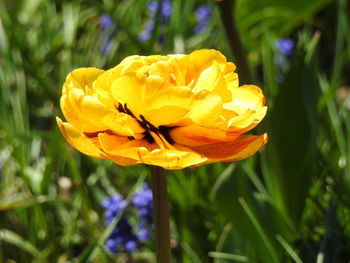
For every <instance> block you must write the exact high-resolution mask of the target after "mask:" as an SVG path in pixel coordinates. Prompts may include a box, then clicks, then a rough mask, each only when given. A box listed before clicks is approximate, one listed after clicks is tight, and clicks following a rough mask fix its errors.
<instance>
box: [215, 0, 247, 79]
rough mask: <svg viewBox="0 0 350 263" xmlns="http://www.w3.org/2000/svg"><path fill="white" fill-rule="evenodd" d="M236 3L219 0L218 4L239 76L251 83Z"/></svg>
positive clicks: (232, 0)
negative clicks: (237, 23)
mask: <svg viewBox="0 0 350 263" xmlns="http://www.w3.org/2000/svg"><path fill="white" fill-rule="evenodd" d="M235 3H236V1H235V0H224V1H221V2H217V5H218V7H219V10H220V14H221V20H222V23H223V25H224V28H225V31H226V36H227V40H228V42H229V44H230V47H231V50H232V53H233V56H234V58H235V60H236V64H237V65H238V67H237V71H238V73H239V78H240V79H241V80H242V82H243V83H244V84H249V83H252V82H253V78H252V75H251V74H250V70H249V66H248V62H247V59H246V56H245V52H244V49H243V45H242V42H241V40H240V38H239V33H238V30H237V27H236V21H235V18H234V7H235Z"/></svg>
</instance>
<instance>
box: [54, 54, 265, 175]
mask: <svg viewBox="0 0 350 263" xmlns="http://www.w3.org/2000/svg"><path fill="white" fill-rule="evenodd" d="M235 68H236V67H235V65H234V64H233V63H230V62H227V61H226V58H225V57H224V56H223V55H222V54H221V53H220V52H218V51H215V50H206V49H204V50H197V51H194V52H192V53H191V54H189V55H168V56H157V55H154V56H130V57H127V58H125V59H124V60H123V61H122V62H121V63H120V64H119V65H117V66H116V67H114V68H112V69H110V70H107V71H104V70H100V69H97V68H80V69H77V70H74V71H73V72H72V73H70V74H69V75H68V76H67V78H66V81H65V83H64V86H63V91H62V97H61V108H62V112H63V114H64V116H65V118H66V120H67V121H68V122H62V121H61V119H59V118H57V122H58V125H59V127H60V129H61V131H62V133H63V135H64V136H65V138H66V139H67V140H68V141H69V142H70V144H71V145H72V146H73V147H75V148H76V149H78V150H79V151H81V152H82V153H85V154H87V155H90V156H93V157H96V158H101V159H111V160H113V161H114V162H115V163H117V164H119V165H124V166H126V165H132V164H137V163H145V164H150V165H156V166H161V167H164V168H166V169H181V168H184V167H191V166H198V165H202V164H206V163H212V162H219V161H237V160H241V159H244V158H247V157H249V156H251V155H252V154H254V153H255V152H256V151H258V150H259V149H260V148H261V147H262V146H263V145H264V144H265V143H266V142H267V135H266V134H263V135H257V136H255V135H245V134H244V133H246V132H247V131H249V130H251V129H252V128H254V127H255V126H256V125H257V124H258V123H259V122H260V121H261V120H262V119H263V117H264V116H265V114H266V109H267V108H266V106H265V98H264V95H263V93H262V91H261V90H260V88H258V87H257V86H254V85H243V86H239V85H238V75H237V73H235Z"/></svg>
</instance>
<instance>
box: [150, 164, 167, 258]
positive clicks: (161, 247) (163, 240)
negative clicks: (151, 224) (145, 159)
mask: <svg viewBox="0 0 350 263" xmlns="http://www.w3.org/2000/svg"><path fill="white" fill-rule="evenodd" d="M151 173H152V191H153V204H154V218H155V225H156V235H155V236H156V255H157V262H158V263H170V262H171V249H170V227H169V208H168V190H167V181H166V179H167V178H166V175H165V170H164V169H163V168H161V167H157V166H151Z"/></svg>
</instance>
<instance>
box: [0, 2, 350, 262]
mask: <svg viewBox="0 0 350 263" xmlns="http://www.w3.org/2000/svg"><path fill="white" fill-rule="evenodd" d="M225 1H228V0H225ZM172 2H173V12H172V16H171V18H170V19H169V21H168V22H167V23H166V24H164V23H163V24H162V23H161V21H160V19H158V20H157V21H158V23H156V24H155V30H154V34H153V36H152V38H151V39H150V40H149V41H146V42H142V41H140V40H139V38H138V34H139V33H140V32H141V31H142V30H143V29H144V27H145V23H146V21H147V19H148V13H147V8H146V5H147V3H148V1H146V0H139V1H136V0H130V1H127V0H123V1H111V0H105V1H84V0H74V1H66V0H65V1H42V0H26V1H24V0H16V1H10V0H4V1H0V171H1V172H0V173H1V176H0V262H6V263H12V262H18V263H25V262H60V263H61V262H71V263H77V262H101V263H103V262H154V253H153V251H154V244H153V242H152V241H150V242H148V243H146V244H144V245H143V246H140V248H139V250H138V251H137V252H135V253H133V254H131V255H128V254H125V253H120V254H116V255H113V254H110V253H109V252H108V251H107V250H106V249H105V248H104V242H105V240H106V237H107V236H108V234H109V231H110V230H111V229H110V228H106V227H105V226H104V224H103V223H104V218H103V210H102V208H101V205H100V203H101V201H102V200H103V199H104V198H105V197H107V196H110V195H112V194H113V193H121V194H122V195H124V196H125V197H129V198H130V197H131V195H132V193H133V191H134V190H135V189H136V187H137V186H138V185H139V184H140V183H141V182H143V181H146V182H149V181H150V178H149V170H148V168H147V167H145V166H143V165H136V166H131V167H119V166H117V165H115V164H113V163H112V162H110V161H101V160H95V159H92V158H89V157H86V156H83V155H82V154H80V153H79V152H77V151H76V150H74V149H73V148H71V147H70V146H69V145H68V144H67V142H66V141H65V140H64V138H63V137H62V135H61V134H60V132H59V130H58V128H57V125H56V123H55V116H62V114H61V111H60V108H59V97H60V93H61V88H62V83H63V82H64V79H65V76H66V75H67V74H68V73H69V72H70V71H71V70H73V69H74V68H77V67H85V66H95V67H100V68H105V69H107V68H110V67H112V66H114V65H116V64H118V63H119V62H120V61H121V60H122V59H123V58H124V57H126V56H128V55H132V54H140V55H148V54H168V53H179V52H180V53H188V52H190V51H192V50H194V49H199V48H216V49H219V50H221V51H222V52H223V53H224V54H225V55H226V56H227V57H228V59H229V60H231V61H233V62H234V61H235V60H234V57H235V55H236V54H235V52H234V51H233V52H232V51H231V50H230V46H229V44H228V42H227V38H226V36H225V31H224V29H223V25H222V22H221V21H220V13H219V10H218V9H217V8H216V4H215V1H212V0H210V1H209V0H208V1H199V0H198V1H185V0H173V1H172ZM201 4H208V5H210V6H211V7H212V8H213V12H212V17H211V19H210V23H209V25H208V28H207V30H206V31H205V32H204V33H202V34H195V33H194V31H193V29H194V26H195V24H196V22H197V20H196V17H195V15H194V10H195V9H196V7H198V6H199V5H201ZM234 12H235V18H236V21H237V27H238V30H239V32H240V38H241V40H242V43H243V46H244V48H245V51H246V57H247V59H248V63H249V67H250V70H251V71H252V73H253V74H252V75H253V76H254V82H255V84H258V85H259V86H260V87H261V88H262V89H263V90H264V94H265V95H266V99H267V104H268V106H269V110H268V115H267V117H266V119H265V120H264V122H263V123H262V124H261V125H260V126H259V128H258V129H259V131H257V132H259V133H262V132H265V131H267V132H268V134H269V143H268V144H267V146H266V147H265V148H264V149H263V150H262V151H261V152H260V153H259V154H257V155H255V156H254V157H251V158H249V159H248V160H245V161H242V162H239V163H236V164H213V165H206V166H203V167H198V168H192V169H184V170H181V171H170V172H169V176H168V183H169V199H170V210H171V211H170V213H171V229H172V237H173V240H172V243H173V245H174V248H173V255H174V260H175V262H181V263H190V262H196V263H197V262H198V263H199V262H214V263H226V262H227V263H228V262H257V263H258V262H259V263H260V262H264V263H274V262H281V263H285V262H297V263H300V262H304V263H308V262H317V263H328V262H332V263H333V262H334V263H338V262H339V263H343V262H344V263H345V262H350V225H349V222H350V201H349V200H350V198H349V196H350V165H349V163H350V114H349V113H350V93H349V91H350V78H349V74H348V73H347V72H349V68H350V21H349V20H350V18H349V15H348V14H349V13H350V5H349V3H348V1H346V0H337V1H335V0H334V1H331V0H312V1H302V0H295V1H277V0H269V1H255V0H237V6H236V9H235V10H234ZM104 13H108V14H110V15H111V16H112V18H113V21H114V23H115V25H114V26H112V27H111V28H109V29H108V30H107V32H104V34H105V35H102V32H101V28H100V24H99V23H100V22H99V21H100V17H101V15H102V14H104ZM106 37H107V39H110V40H111V45H110V49H108V51H107V53H105V54H103V53H101V49H102V47H103V45H104V42H105V40H106ZM282 37H292V38H293V40H294V41H295V48H294V50H293V56H292V57H291V58H290V60H286V61H284V62H283V63H284V67H285V71H284V73H283V74H284V77H283V81H282V82H279V81H277V80H278V78H279V77H278V75H279V74H281V73H279V70H278V69H277V67H276V63H275V59H276V56H278V50H277V49H276V46H275V41H276V40H277V39H279V38H282ZM160 38H162V39H163V40H162V41H159V39H160ZM237 67H238V69H239V65H237ZM243 84H244V83H243ZM67 181H68V182H70V184H69V183H68V185H67V184H66V185H65V184H64V182H67ZM117 220H118V219H117ZM135 220H136V219H134V223H135V224H136V221H135ZM116 223H117V222H115V224H116Z"/></svg>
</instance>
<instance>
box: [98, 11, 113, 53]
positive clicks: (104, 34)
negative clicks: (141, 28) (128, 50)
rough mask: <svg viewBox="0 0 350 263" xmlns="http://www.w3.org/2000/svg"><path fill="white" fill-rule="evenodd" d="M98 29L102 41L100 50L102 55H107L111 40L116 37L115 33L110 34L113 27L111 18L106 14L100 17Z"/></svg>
mask: <svg viewBox="0 0 350 263" xmlns="http://www.w3.org/2000/svg"><path fill="white" fill-rule="evenodd" d="M100 27H101V34H100V39H101V41H102V45H101V49H100V50H101V53H102V54H107V53H108V52H109V50H110V49H111V47H112V42H113V38H114V37H115V35H116V33H115V32H111V29H112V28H113V27H115V24H114V21H113V19H112V17H111V16H110V15H108V14H103V15H102V16H101V17H100Z"/></svg>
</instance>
